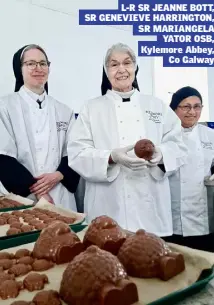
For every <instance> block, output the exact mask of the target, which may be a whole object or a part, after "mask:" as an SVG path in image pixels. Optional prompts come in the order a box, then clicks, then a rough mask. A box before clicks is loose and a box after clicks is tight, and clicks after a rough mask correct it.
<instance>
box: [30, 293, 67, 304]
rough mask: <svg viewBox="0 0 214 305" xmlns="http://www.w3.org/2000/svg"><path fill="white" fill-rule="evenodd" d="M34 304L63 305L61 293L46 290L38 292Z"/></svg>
mask: <svg viewBox="0 0 214 305" xmlns="http://www.w3.org/2000/svg"><path fill="white" fill-rule="evenodd" d="M32 302H33V303H34V304H35V305H61V304H62V302H61V300H60V298H59V293H58V292H57V291H55V290H45V291H40V292H38V293H37V294H36V295H35V296H34V298H33V300H32Z"/></svg>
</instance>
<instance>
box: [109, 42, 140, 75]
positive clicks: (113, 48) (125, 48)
mask: <svg viewBox="0 0 214 305" xmlns="http://www.w3.org/2000/svg"><path fill="white" fill-rule="evenodd" d="M114 51H117V52H124V53H127V54H128V55H129V56H130V57H131V59H132V61H133V63H134V65H135V68H137V60H136V55H135V53H134V51H133V50H132V49H131V48H130V47H129V46H128V45H126V44H124V43H121V42H119V43H116V44H114V45H113V46H111V48H109V49H108V51H107V53H106V56H105V61H104V68H105V70H106V68H107V66H108V63H109V59H110V57H111V55H112V53H113V52H114Z"/></svg>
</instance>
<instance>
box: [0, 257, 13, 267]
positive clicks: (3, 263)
mask: <svg viewBox="0 0 214 305" xmlns="http://www.w3.org/2000/svg"><path fill="white" fill-rule="evenodd" d="M13 263H14V261H13V260H12V259H9V258H3V259H1V260H0V267H3V269H4V270H7V269H9V268H11V267H12V266H13Z"/></svg>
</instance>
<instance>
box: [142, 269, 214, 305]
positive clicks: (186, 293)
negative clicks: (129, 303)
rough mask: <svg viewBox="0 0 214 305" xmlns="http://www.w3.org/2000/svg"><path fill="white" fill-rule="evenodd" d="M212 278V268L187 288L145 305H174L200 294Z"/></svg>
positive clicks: (213, 276) (202, 273)
mask: <svg viewBox="0 0 214 305" xmlns="http://www.w3.org/2000/svg"><path fill="white" fill-rule="evenodd" d="M213 278H214V267H212V268H210V269H205V270H203V271H202V272H201V275H200V276H199V278H198V280H197V281H196V282H195V283H193V284H192V285H190V286H189V287H187V288H184V289H181V290H178V291H175V292H173V293H170V294H168V295H167V296H165V297H163V298H161V299H158V300H156V301H154V302H152V303H149V304H147V305H174V304H176V303H178V302H181V301H183V300H184V299H185V298H187V297H190V296H192V295H193V294H196V293H198V292H200V290H202V289H203V288H204V287H205V286H206V285H207V284H208V283H209V281H211V280H212V279H213Z"/></svg>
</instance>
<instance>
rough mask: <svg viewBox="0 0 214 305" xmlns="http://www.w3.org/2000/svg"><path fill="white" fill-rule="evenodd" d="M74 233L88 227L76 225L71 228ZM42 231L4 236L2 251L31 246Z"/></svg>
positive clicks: (0, 245) (0, 242)
mask: <svg viewBox="0 0 214 305" xmlns="http://www.w3.org/2000/svg"><path fill="white" fill-rule="evenodd" d="M69 227H70V228H71V229H72V231H74V232H75V233H78V232H80V231H82V230H83V229H84V228H85V227H87V225H84V224H79V223H78V224H75V225H70V226H69ZM40 232H41V230H37V231H32V232H26V233H21V234H17V235H10V236H4V237H1V238H0V250H4V249H7V248H12V247H17V246H20V245H24V244H29V243H32V242H35V241H36V240H37V238H38V237H39V235H40Z"/></svg>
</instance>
